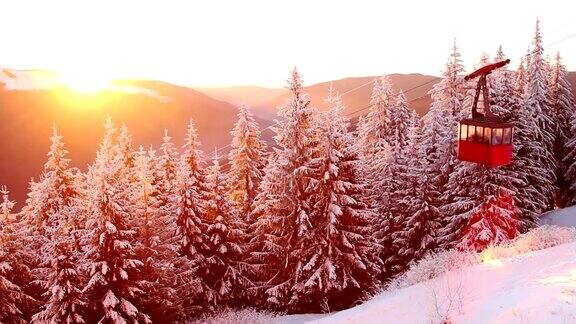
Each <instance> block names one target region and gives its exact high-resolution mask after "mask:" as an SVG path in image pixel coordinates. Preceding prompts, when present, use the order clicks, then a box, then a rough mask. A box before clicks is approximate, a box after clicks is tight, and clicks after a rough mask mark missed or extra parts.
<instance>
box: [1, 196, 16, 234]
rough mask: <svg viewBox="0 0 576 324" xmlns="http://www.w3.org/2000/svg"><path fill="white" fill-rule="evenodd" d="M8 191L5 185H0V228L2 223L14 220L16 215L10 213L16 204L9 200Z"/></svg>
mask: <svg viewBox="0 0 576 324" xmlns="http://www.w3.org/2000/svg"><path fill="white" fill-rule="evenodd" d="M8 194H10V191H8V189H7V188H6V186H2V187H0V195H2V203H0V230H2V223H3V222H8V221H12V220H14V219H15V218H16V217H14V215H12V208H14V205H15V204H16V203H15V202H14V201H12V200H10V197H9V196H8Z"/></svg>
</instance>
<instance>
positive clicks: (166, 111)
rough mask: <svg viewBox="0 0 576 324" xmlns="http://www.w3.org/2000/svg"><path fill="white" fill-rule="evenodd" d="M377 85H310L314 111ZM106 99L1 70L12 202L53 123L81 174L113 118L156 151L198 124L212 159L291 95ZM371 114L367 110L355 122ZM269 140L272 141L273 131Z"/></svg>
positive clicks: (351, 105) (123, 86) (405, 78)
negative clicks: (247, 118) (335, 96)
mask: <svg viewBox="0 0 576 324" xmlns="http://www.w3.org/2000/svg"><path fill="white" fill-rule="evenodd" d="M391 78H392V82H393V84H394V86H395V87H396V89H403V90H407V89H411V88H413V87H415V86H418V85H421V84H425V83H427V84H426V85H424V86H421V87H419V88H417V89H414V90H413V91H410V92H409V93H408V94H407V97H408V99H409V100H413V99H414V98H419V99H418V100H415V101H413V102H411V103H410V105H411V107H413V108H414V109H416V111H417V112H418V113H419V114H421V115H423V114H425V113H426V112H427V110H428V108H429V106H430V96H429V95H427V93H428V91H429V90H430V89H431V87H432V86H433V85H434V84H435V83H436V82H438V80H436V78H435V77H434V76H427V75H420V74H407V75H402V74H393V75H391ZM373 79H374V77H373V76H369V77H358V78H346V79H341V80H334V81H331V82H323V83H318V84H314V85H310V86H307V87H306V88H305V91H306V92H307V93H308V94H309V95H310V98H311V100H312V104H313V105H314V106H316V107H320V108H321V109H325V108H326V106H325V105H323V100H324V98H325V97H326V96H327V93H328V88H329V86H330V84H332V85H333V86H334V88H335V89H337V90H338V91H339V92H340V93H343V94H344V96H343V101H344V103H345V104H346V106H347V109H346V113H349V114H350V113H353V112H355V111H357V110H359V109H365V108H367V107H368V105H369V100H370V94H371V92H372V85H371V81H372V80H373ZM568 80H569V82H570V84H571V85H572V89H574V93H575V95H576V72H570V73H569V74H568ZM362 85H364V86H362ZM352 89H356V90H354V91H351V90H352ZM199 90H203V91H206V92H207V93H209V94H210V95H207V94H206V93H204V92H203V91H199ZM348 91H350V92H349V93H346V92H348ZM104 93H105V95H104V96H96V95H91V94H84V95H80V94H74V93H71V92H70V91H69V90H67V89H65V88H62V86H61V85H59V84H57V82H56V80H55V76H54V74H53V73H52V72H47V71H36V70H30V71H22V70H9V69H0V121H1V122H0V136H1V138H2V140H1V141H0V152H2V158H0V185H6V186H8V188H9V189H10V190H11V193H12V197H13V199H16V200H18V201H19V203H22V202H23V201H24V199H25V197H26V192H27V187H28V181H29V180H30V179H31V178H32V177H34V178H38V177H39V175H40V171H41V168H42V166H43V164H44V163H45V161H46V153H47V152H48V148H49V136H50V130H51V126H52V123H53V122H54V123H56V125H58V128H59V130H60V132H61V134H62V135H63V136H64V142H65V144H66V149H67V150H69V151H70V155H69V157H70V158H71V159H72V165H73V166H78V167H81V168H85V167H86V166H87V164H89V163H91V162H92V161H93V159H94V157H95V152H96V149H97V146H98V144H99V143H100V141H101V139H102V135H103V122H104V118H105V117H106V116H111V117H112V118H113V120H114V121H115V123H116V124H117V125H118V126H120V125H121V124H122V123H126V124H127V126H128V128H129V129H130V131H131V133H132V134H133V136H134V144H135V149H136V148H137V146H139V145H143V146H144V147H146V148H147V147H149V146H150V145H155V146H157V145H158V144H159V143H160V142H161V137H162V132H163V129H164V128H167V129H168V130H169V132H170V135H171V136H172V137H173V138H174V142H175V143H176V144H177V145H178V146H180V145H181V143H182V140H183V137H184V132H185V129H186V124H187V122H188V119H189V118H192V119H193V120H194V122H195V123H196V125H197V128H198V133H199V137H200V141H201V142H202V149H203V150H204V151H205V152H206V153H207V155H208V154H210V153H211V152H213V151H214V149H216V148H221V147H224V146H227V145H228V144H230V139H231V136H230V130H231V129H232V127H233V124H234V122H235V121H236V112H237V106H238V105H239V104H240V103H242V102H246V103H247V104H248V105H250V106H252V109H253V110H254V111H255V114H256V115H257V121H258V123H259V124H260V126H261V128H266V127H268V126H270V125H271V124H272V121H271V120H272V119H274V118H275V117H276V111H277V108H278V107H279V106H280V105H282V104H283V103H284V102H285V100H286V99H287V96H288V94H287V91H286V90H285V89H270V88H262V87H252V86H242V87H227V88H198V89H191V88H187V87H183V86H177V85H174V84H171V83H168V82H161V81H147V80H121V81H117V82H114V85H113V86H112V87H111V88H110V89H108V90H106V91H104ZM365 112H366V109H365V110H364V111H362V112H361V113H356V114H353V115H352V117H353V118H356V117H357V116H359V115H360V114H362V113H365ZM263 135H264V138H265V139H266V140H267V141H269V142H271V141H272V134H271V132H270V131H269V130H267V131H265V132H264V133H263ZM225 153H226V152H225V151H224V152H222V153H221V155H224V154H225ZM20 205H21V204H20Z"/></svg>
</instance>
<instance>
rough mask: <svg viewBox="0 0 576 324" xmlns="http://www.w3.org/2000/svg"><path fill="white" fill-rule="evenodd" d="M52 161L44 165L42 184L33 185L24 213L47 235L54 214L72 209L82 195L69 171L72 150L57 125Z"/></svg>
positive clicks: (54, 130) (32, 223)
mask: <svg viewBox="0 0 576 324" xmlns="http://www.w3.org/2000/svg"><path fill="white" fill-rule="evenodd" d="M50 142H51V145H50V151H49V152H48V161H47V162H46V164H45V165H44V169H43V171H42V175H41V176H40V179H39V181H38V182H33V183H32V185H31V188H30V189H31V190H30V193H29V194H28V197H29V198H28V199H27V201H26V206H25V207H24V210H23V215H24V216H23V217H24V218H25V219H26V221H27V222H28V223H29V224H31V225H32V226H33V227H34V230H35V231H36V232H38V233H39V234H41V235H44V234H45V233H46V231H47V229H48V228H50V227H52V225H53V224H52V223H53V222H54V221H55V220H54V215H55V214H57V213H58V212H59V211H60V210H61V209H62V208H65V207H66V206H69V205H70V203H71V202H72V200H73V199H74V197H76V196H77V194H78V192H77V189H76V188H75V186H74V175H73V174H72V172H71V171H70V169H69V164H70V160H69V159H68V158H66V154H68V151H66V149H65V148H64V143H63V142H62V136H61V135H59V134H58V131H57V129H56V126H55V125H54V126H53V128H52V136H51V137H50Z"/></svg>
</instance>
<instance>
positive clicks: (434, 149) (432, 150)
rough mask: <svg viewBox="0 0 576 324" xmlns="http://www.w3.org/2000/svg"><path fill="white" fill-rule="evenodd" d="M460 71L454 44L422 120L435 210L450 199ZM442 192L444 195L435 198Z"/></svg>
mask: <svg viewBox="0 0 576 324" xmlns="http://www.w3.org/2000/svg"><path fill="white" fill-rule="evenodd" d="M463 71H464V67H463V66H462V61H461V59H460V52H459V51H458V48H457V47H456V42H454V45H453V47H452V52H451V54H450V57H449V59H448V63H447V64H446V70H445V71H444V73H443V78H442V80H441V81H440V82H439V83H437V84H435V85H434V87H433V88H432V90H430V94H431V96H432V106H431V107H430V111H428V113H427V114H426V115H425V116H424V118H423V126H422V136H421V137H420V141H419V146H420V147H422V148H423V152H422V153H421V156H422V157H423V159H425V161H422V165H423V166H425V170H423V171H425V172H426V174H427V180H428V186H429V195H430V196H429V197H428V199H429V200H428V201H429V202H430V203H432V204H433V206H435V207H437V208H440V207H441V206H442V205H444V204H445V203H446V202H448V201H450V199H451V197H450V195H451V193H449V192H446V186H447V184H448V180H449V178H450V175H451V173H452V172H453V171H454V167H455V165H456V163H457V160H456V147H457V144H456V141H457V139H458V132H457V129H458V121H459V120H460V119H462V118H463V117H464V116H466V112H467V111H466V110H465V109H464V103H465V100H466V90H465V83H464V81H463V75H462V73H463ZM441 193H443V195H441V196H436V195H440V194H441ZM438 243H439V244H441V245H443V244H444V242H438Z"/></svg>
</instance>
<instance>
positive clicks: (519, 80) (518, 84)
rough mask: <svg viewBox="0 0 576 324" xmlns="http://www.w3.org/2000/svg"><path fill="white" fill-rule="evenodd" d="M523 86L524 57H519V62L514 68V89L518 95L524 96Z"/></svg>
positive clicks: (524, 84)
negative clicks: (515, 68)
mask: <svg viewBox="0 0 576 324" xmlns="http://www.w3.org/2000/svg"><path fill="white" fill-rule="evenodd" d="M524 88H526V58H525V57H523V58H521V59H520V64H519V65H518V69H517V70H516V80H515V85H514V89H515V90H516V94H517V95H518V96H520V97H522V96H524Z"/></svg>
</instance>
